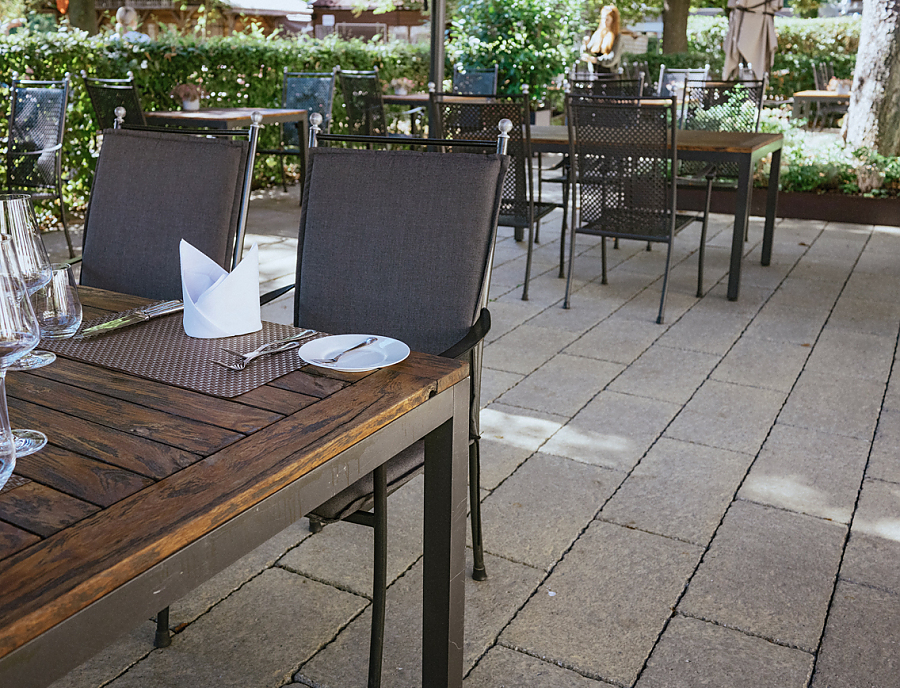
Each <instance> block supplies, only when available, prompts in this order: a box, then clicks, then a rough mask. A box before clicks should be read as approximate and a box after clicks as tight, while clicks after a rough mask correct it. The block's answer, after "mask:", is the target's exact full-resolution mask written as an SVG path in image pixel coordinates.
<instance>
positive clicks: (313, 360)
mask: <svg viewBox="0 0 900 688" xmlns="http://www.w3.org/2000/svg"><path fill="white" fill-rule="evenodd" d="M377 341H378V337H369V338H368V339H367V340H366V341H364V342H360V343H359V344H357V345H355V346H351V347H350V348H349V349H344V350H343V351H341V352H340V353H339V354H335V355H334V356H332V357H331V358H311V359H309V362H310V363H337V362H338V359H339V358H340V357H341V356H343V355H344V354H349V353H350V352H351V351H356V350H357V349H361V348H362V347H364V346H368V345H369V344H373V343H375V342H377Z"/></svg>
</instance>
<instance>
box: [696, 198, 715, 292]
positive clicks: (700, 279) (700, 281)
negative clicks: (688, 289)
mask: <svg viewBox="0 0 900 688" xmlns="http://www.w3.org/2000/svg"><path fill="white" fill-rule="evenodd" d="M711 194H712V181H709V182H708V188H707V189H706V208H705V210H704V211H703V226H702V228H701V229H700V255H699V256H698V258H699V266H698V268H697V298H702V297H703V261H704V259H705V257H706V228H707V226H708V225H709V201H710V196H711Z"/></svg>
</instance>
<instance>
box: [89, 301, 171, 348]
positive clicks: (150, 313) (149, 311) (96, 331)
mask: <svg viewBox="0 0 900 688" xmlns="http://www.w3.org/2000/svg"><path fill="white" fill-rule="evenodd" d="M182 310H184V303H183V302H182V301H180V300H178V301H161V302H160V303H155V304H153V305H150V306H145V307H144V308H141V309H139V310H136V311H134V312H133V313H128V314H127V315H121V316H119V317H118V318H114V319H113V320H110V321H108V322H105V323H101V324H99V325H93V326H92V327H88V328H85V329H83V330H82V331H81V332H79V333H78V334H76V335H75V337H74V339H87V338H88V337H96V336H97V335H100V334H106V333H107V332H114V331H115V330H119V329H121V328H123V327H128V326H129V325H133V324H135V323H139V322H146V321H148V320H150V319H151V318H158V317H160V316H162V315H169V314H170V313H177V312H179V311H182Z"/></svg>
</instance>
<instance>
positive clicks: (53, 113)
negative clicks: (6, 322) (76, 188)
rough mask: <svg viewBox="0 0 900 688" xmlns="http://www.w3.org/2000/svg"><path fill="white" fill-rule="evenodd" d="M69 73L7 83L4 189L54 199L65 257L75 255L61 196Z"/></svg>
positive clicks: (37, 197)
mask: <svg viewBox="0 0 900 688" xmlns="http://www.w3.org/2000/svg"><path fill="white" fill-rule="evenodd" d="M69 86H70V83H69V75H68V74H66V75H65V78H63V79H61V80H59V81H22V80H20V79H19V78H18V77H17V76H16V75H15V74H13V79H12V84H11V86H10V108H9V137H8V139H7V146H6V187H5V189H6V192H7V193H26V194H29V195H31V197H32V198H34V199H35V200H41V199H46V200H54V199H55V200H58V201H59V216H60V219H61V220H62V225H63V231H64V232H65V235H66V243H67V244H68V247H69V256H74V255H75V250H74V247H73V246H72V238H71V236H69V226H68V224H67V223H66V208H65V204H64V203H63V195H62V147H63V136H64V134H65V131H66V104H67V103H68V101H69Z"/></svg>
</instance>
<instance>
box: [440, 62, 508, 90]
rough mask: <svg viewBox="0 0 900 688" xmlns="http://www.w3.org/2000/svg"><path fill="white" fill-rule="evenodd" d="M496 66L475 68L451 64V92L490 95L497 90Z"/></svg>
mask: <svg viewBox="0 0 900 688" xmlns="http://www.w3.org/2000/svg"><path fill="white" fill-rule="evenodd" d="M498 73H499V72H498V66H497V65H494V67H493V69H475V68H469V67H462V66H461V65H453V86H452V88H451V90H452V91H453V93H458V94H460V95H468V96H490V95H494V94H495V93H496V92H497V81H498Z"/></svg>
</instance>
